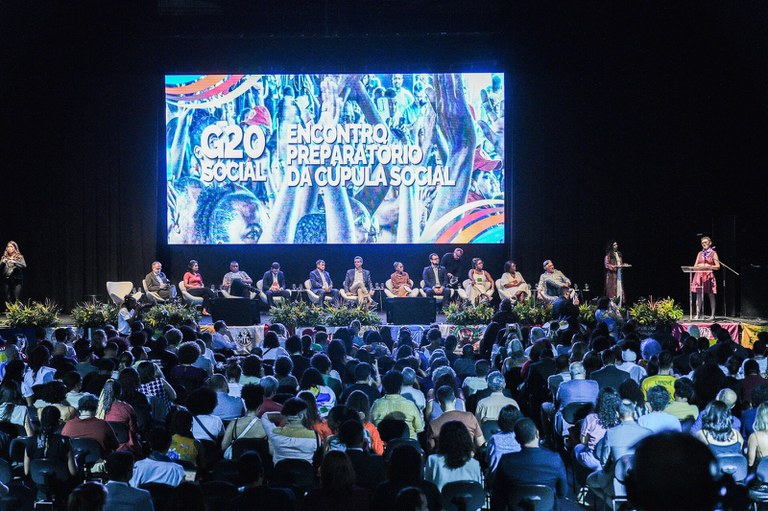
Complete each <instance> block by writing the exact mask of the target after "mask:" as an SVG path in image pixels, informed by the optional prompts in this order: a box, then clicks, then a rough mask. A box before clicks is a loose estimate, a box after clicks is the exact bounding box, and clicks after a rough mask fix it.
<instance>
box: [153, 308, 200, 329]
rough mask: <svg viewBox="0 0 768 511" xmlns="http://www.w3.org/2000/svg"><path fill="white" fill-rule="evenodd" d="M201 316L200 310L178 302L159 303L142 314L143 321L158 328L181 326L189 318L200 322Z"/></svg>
mask: <svg viewBox="0 0 768 511" xmlns="http://www.w3.org/2000/svg"><path fill="white" fill-rule="evenodd" d="M200 317H201V314H200V312H198V310H197V309H195V308H194V307H192V306H189V305H181V304H178V303H158V304H155V305H153V306H152V307H150V308H149V309H147V311H146V312H144V313H142V315H141V319H142V321H144V322H145V323H147V324H148V325H149V326H151V327H152V328H158V329H159V328H164V327H165V326H166V325H171V326H179V325H181V324H182V323H183V322H184V321H186V320H188V319H192V320H194V321H195V322H198V321H200Z"/></svg>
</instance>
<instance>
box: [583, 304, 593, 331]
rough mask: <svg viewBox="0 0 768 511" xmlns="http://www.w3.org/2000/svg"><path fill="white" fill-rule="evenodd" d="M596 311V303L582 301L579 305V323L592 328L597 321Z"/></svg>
mask: <svg viewBox="0 0 768 511" xmlns="http://www.w3.org/2000/svg"><path fill="white" fill-rule="evenodd" d="M596 312H597V304H592V303H582V304H581V305H579V323H581V324H582V325H586V326H588V327H589V328H592V327H594V326H595V324H596V323H597V320H596V319H595V313H596Z"/></svg>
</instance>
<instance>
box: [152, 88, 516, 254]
mask: <svg viewBox="0 0 768 511" xmlns="http://www.w3.org/2000/svg"><path fill="white" fill-rule="evenodd" d="M165 107H166V165H167V166H166V170H167V193H168V210H167V227H168V243H169V244H204V245H215V244H250V243H259V244H269V243H282V244H314V243H450V244H456V243H503V242H504V232H505V228H504V219H505V212H504V182H505V179H504V174H505V164H504V162H505V158H504V75H503V74H502V73H458V74H454V73H443V74H365V75H359V74H357V75H353V74H347V75H267V74H259V75H168V76H166V77H165Z"/></svg>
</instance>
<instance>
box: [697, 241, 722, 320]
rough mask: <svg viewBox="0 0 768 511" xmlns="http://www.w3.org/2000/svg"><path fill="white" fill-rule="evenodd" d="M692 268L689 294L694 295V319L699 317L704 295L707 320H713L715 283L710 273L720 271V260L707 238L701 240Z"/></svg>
mask: <svg viewBox="0 0 768 511" xmlns="http://www.w3.org/2000/svg"><path fill="white" fill-rule="evenodd" d="M693 267H694V269H695V270H696V273H694V274H693V279H692V280H691V293H696V317H695V319H699V316H700V315H701V302H702V301H703V299H704V294H706V295H707V296H709V313H710V316H709V319H714V317H715V295H716V294H717V281H716V280H715V274H714V273H712V272H713V271H714V270H719V269H720V258H719V257H717V252H715V247H713V246H712V240H711V239H710V237H709V236H704V237H703V238H701V252H699V254H698V255H697V256H696V262H695V263H693Z"/></svg>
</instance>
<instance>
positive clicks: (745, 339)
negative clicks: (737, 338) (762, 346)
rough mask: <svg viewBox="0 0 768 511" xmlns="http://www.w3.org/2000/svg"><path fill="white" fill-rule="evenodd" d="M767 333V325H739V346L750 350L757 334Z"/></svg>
mask: <svg viewBox="0 0 768 511" xmlns="http://www.w3.org/2000/svg"><path fill="white" fill-rule="evenodd" d="M760 332H768V325H753V324H751V323H742V324H741V345H742V346H744V347H745V348H750V349H751V348H752V345H753V344H755V341H756V340H757V334H759V333H760Z"/></svg>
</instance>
